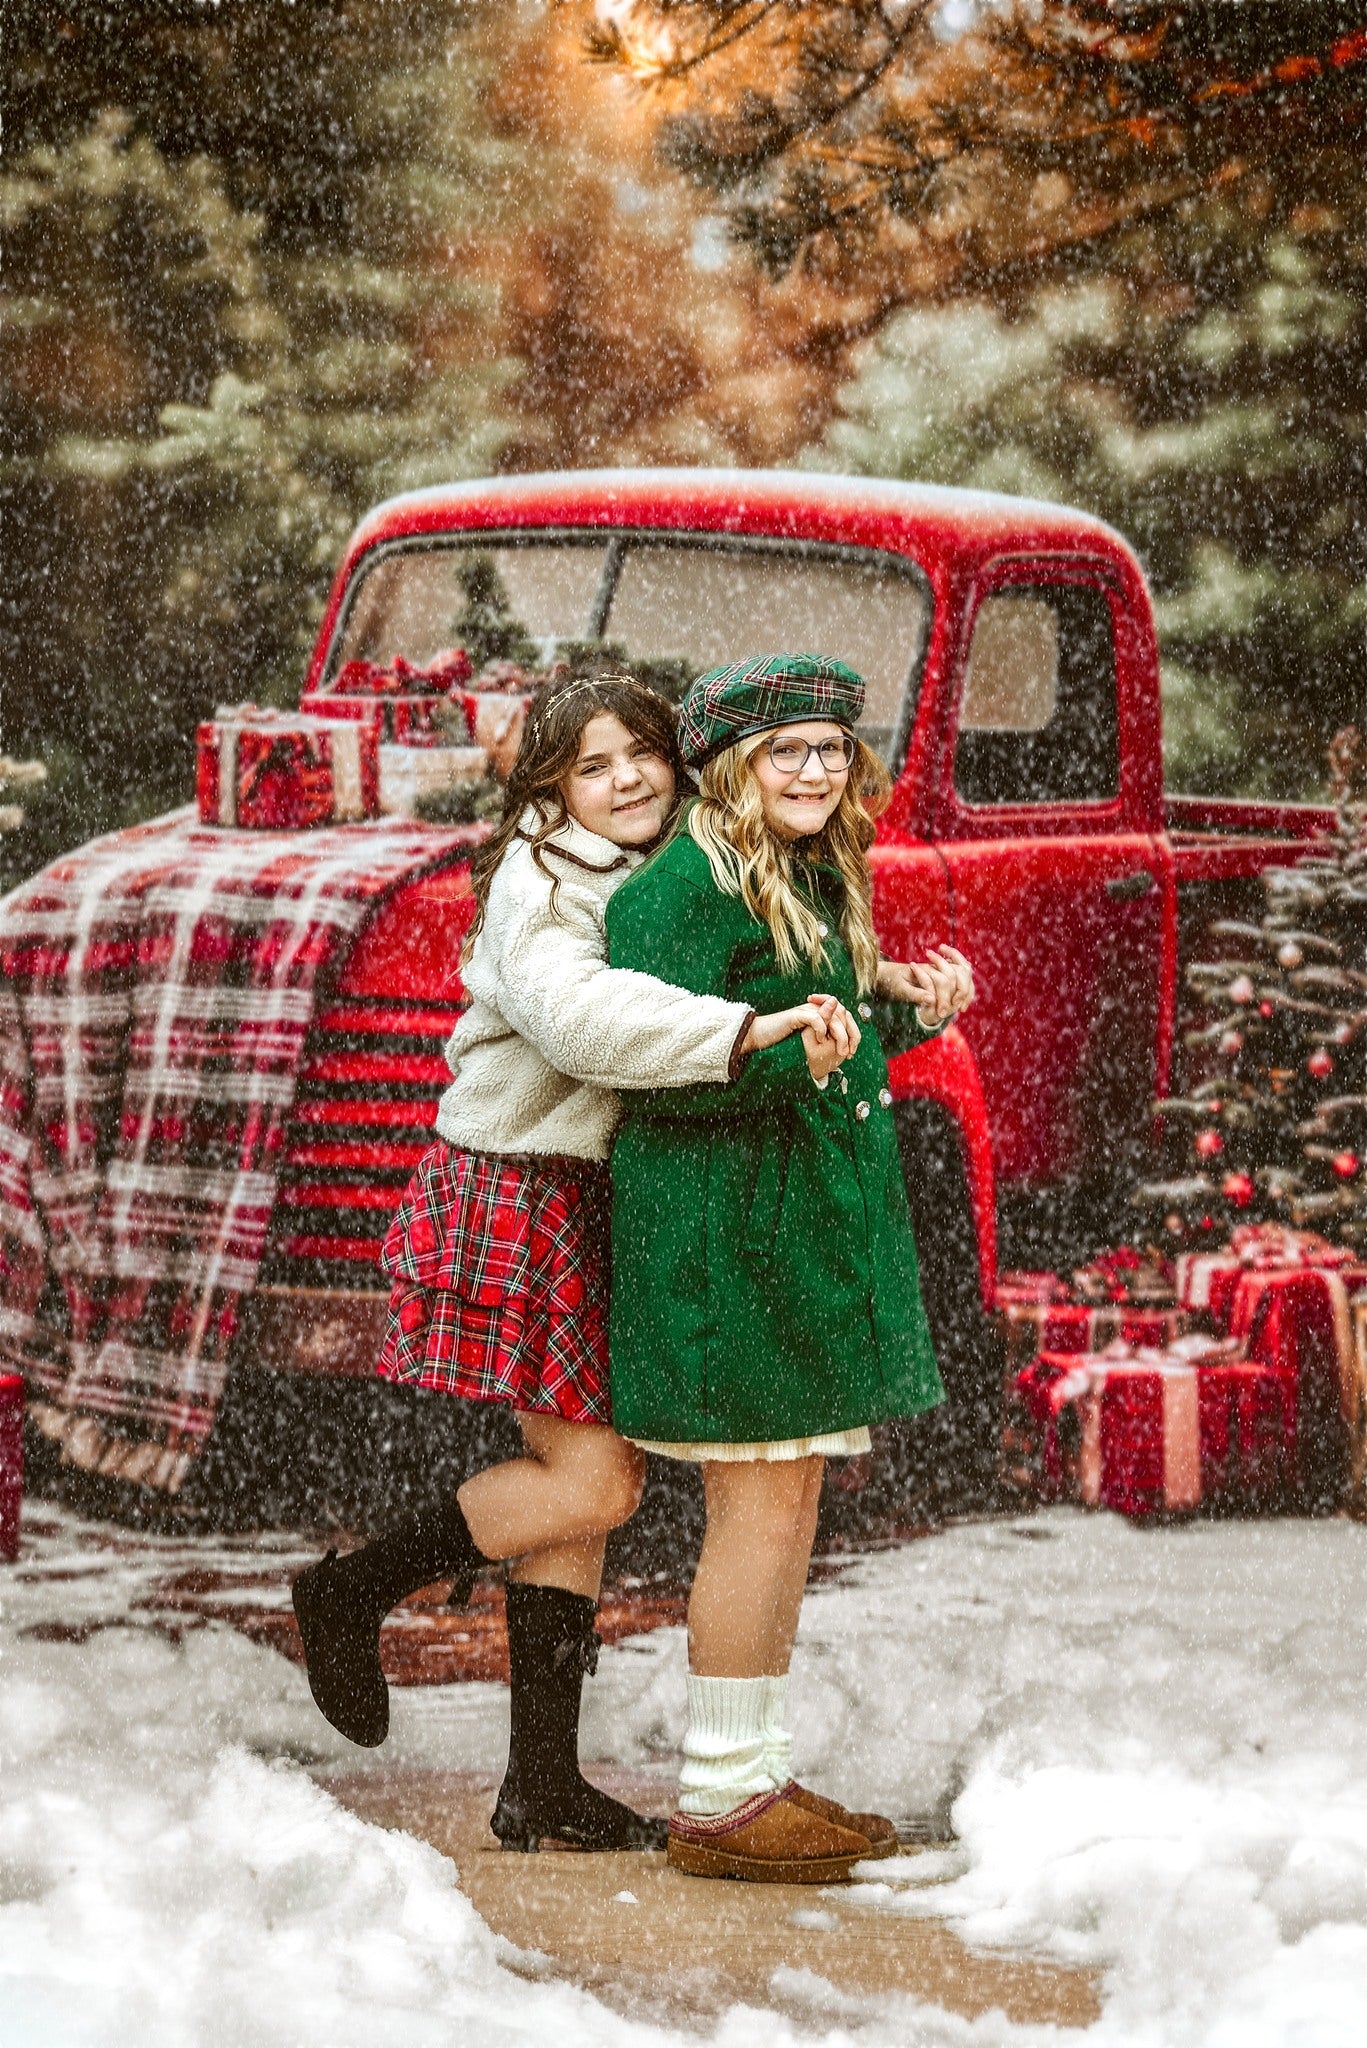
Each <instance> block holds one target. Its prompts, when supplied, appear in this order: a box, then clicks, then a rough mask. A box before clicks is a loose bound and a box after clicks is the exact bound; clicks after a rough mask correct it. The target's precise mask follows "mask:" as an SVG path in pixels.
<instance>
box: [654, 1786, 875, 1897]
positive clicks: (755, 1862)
mask: <svg viewBox="0 0 1367 2048" xmlns="http://www.w3.org/2000/svg"><path fill="white" fill-rule="evenodd" d="M795 1789H796V1788H795V1787H794V1786H793V1785H791V1784H788V1785H785V1786H783V1788H782V1789H781V1790H780V1791H777V1792H756V1793H755V1794H754V1796H753V1797H752V1798H750V1799H747V1800H745V1801H744V1803H743V1804H742V1805H740V1806H738V1807H737V1808H736V1809H735V1811H734V1812H732V1813H722V1814H717V1815H716V1816H713V1815H710V1814H708V1815H697V1814H691V1813H676V1814H675V1815H674V1817H673V1819H672V1820H671V1821H670V1823H669V1860H670V1862H671V1863H672V1864H673V1866H674V1868H675V1869H676V1870H683V1871H687V1873H688V1875H689V1876H690V1877H737V1878H743V1879H746V1880H748V1881H749V1882H750V1883H752V1884H844V1883H846V1882H847V1881H848V1879H849V1875H850V1871H851V1869H852V1868H853V1866H854V1865H855V1864H856V1863H863V1862H865V1861H866V1860H867V1858H868V1854H869V1838H868V1836H867V1835H862V1834H860V1833H859V1832H858V1831H857V1830H856V1829H854V1828H849V1827H842V1826H840V1824H839V1823H838V1822H836V1821H833V1820H828V1819H827V1818H826V1817H825V1815H823V1814H820V1813H813V1812H812V1810H811V1808H810V1807H808V1806H804V1805H802V1804H801V1803H800V1802H799V1801H798V1800H796V1799H795V1798H794V1797H793V1793H794V1791H795Z"/></svg>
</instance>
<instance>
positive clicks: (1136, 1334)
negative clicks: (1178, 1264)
mask: <svg viewBox="0 0 1367 2048" xmlns="http://www.w3.org/2000/svg"><path fill="white" fill-rule="evenodd" d="M1000 1314H1001V1319H1002V1321H1003V1323H1004V1324H1005V1328H1006V1360H1007V1372H1008V1374H1010V1373H1013V1372H1019V1371H1020V1369H1021V1367H1022V1366H1025V1365H1028V1364H1029V1362H1030V1360H1031V1359H1032V1358H1034V1357H1035V1356H1036V1355H1037V1354H1038V1353H1039V1352H1041V1351H1054V1352H1058V1351H1069V1352H1088V1351H1104V1350H1105V1349H1106V1348H1107V1346H1108V1345H1110V1344H1116V1343H1120V1344H1129V1345H1135V1346H1139V1345H1143V1346H1147V1347H1148V1348H1149V1349H1151V1350H1160V1351H1161V1350H1163V1349H1165V1348H1166V1347H1167V1346H1168V1345H1170V1344H1175V1343H1176V1342H1177V1340H1178V1339H1179V1338H1180V1337H1185V1336H1186V1335H1187V1334H1188V1332H1189V1331H1190V1329H1191V1322H1192V1319H1191V1317H1190V1315H1188V1314H1187V1313H1186V1311H1185V1310H1183V1309H1177V1308H1138V1307H1132V1306H1127V1305H1123V1304H1122V1305H1118V1306H1115V1307H1110V1308H1093V1307H1090V1306H1089V1305H1088V1304H1087V1303H1086V1302H1077V1301H1062V1302H1059V1301H1052V1302H1016V1303H1013V1304H1012V1305H1011V1306H1009V1307H1007V1308H1005V1309H1003V1310H1001V1311H1000Z"/></svg>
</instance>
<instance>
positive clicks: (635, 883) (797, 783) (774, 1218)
mask: <svg viewBox="0 0 1367 2048" xmlns="http://www.w3.org/2000/svg"><path fill="white" fill-rule="evenodd" d="M863 696H864V686H863V683H862V682H861V680H860V678H859V677H858V676H857V675H856V674H855V673H854V671H853V670H851V669H848V668H846V667H845V666H844V665H843V664H842V663H839V662H834V661H827V660H821V659H818V658H816V657H814V656H806V655H777V656H771V657H767V658H764V659H761V660H755V661H749V662H742V663H737V664H734V665H732V666H731V667H729V668H724V669H718V670H714V671H713V672H711V673H710V674H708V675H706V676H703V677H700V678H699V680H698V681H697V682H696V683H694V684H693V686H692V688H691V690H690V691H689V693H688V696H687V697H686V698H685V700H684V706H683V712H682V717H681V721H680V739H681V745H682V751H683V755H684V759H685V761H686V762H687V763H688V764H689V766H690V767H692V768H694V769H696V770H698V771H699V773H700V782H699V793H698V797H697V800H696V802H695V803H693V804H692V805H691V806H690V808H689V809H688V810H687V811H686V813H685V814H684V818H683V821H682V823H681V826H680V829H679V830H678V831H677V832H676V833H675V835H674V837H673V838H672V839H671V840H670V841H669V842H668V844H667V845H666V846H665V847H664V848H663V849H662V850H661V851H660V852H659V853H658V854H657V855H656V856H655V857H654V859H652V860H651V861H650V862H648V863H647V864H646V865H645V866H644V867H643V868H641V869H640V870H639V871H638V872H637V873H636V874H635V875H633V876H631V877H630V878H629V879H628V880H627V882H626V883H625V884H624V886H623V887H622V889H621V890H620V891H619V892H618V893H617V894H616V895H615V896H614V898H613V900H612V902H611V904H610V905H609V907H608V914H607V929H608V939H609V957H610V958H611V960H612V962H613V965H614V966H622V967H630V968H635V969H637V970H639V971H642V972H645V973H650V974H658V975H661V976H663V977H666V978H667V979H669V980H670V981H672V982H677V983H679V984H681V985H682V986H683V987H685V988H691V989H694V990H695V991H697V992H698V993H699V994H700V995H701V994H709V995H713V996H715V997H718V998H721V999H729V1000H731V1001H735V1002H741V1003H748V1004H751V1005H753V1006H754V1007H755V1008H757V1009H761V1010H770V1009H778V1008H781V1007H782V1006H783V1005H784V1004H787V1003H791V1002H792V1001H794V1000H795V999H796V996H797V992H798V991H799V990H803V989H805V988H806V987H807V985H808V983H809V982H810V981H811V980H813V979H814V978H816V977H818V976H819V977H820V980H821V984H822V986H823V988H825V989H827V990H829V991H830V992H831V993H832V994H833V995H834V996H835V997H836V998H837V999H838V1000H839V1001H840V1002H841V1003H842V1004H844V1005H846V1006H847V1007H848V1009H849V1010H851V1011H853V1010H856V1009H857V1010H858V1013H859V1015H860V1017H861V1018H862V1019H863V1020H864V1027H863V1033H862V1036H859V1035H858V1028H857V1027H856V1033H855V1037H854V1042H853V1044H852V1047H851V1051H850V1053H849V1055H848V1056H847V1057H845V1058H844V1059H843V1060H842V1062H841V1063H840V1066H839V1069H838V1071H837V1072H834V1073H832V1074H831V1075H830V1076H821V1075H814V1074H813V1073H812V1072H811V1071H810V1069H809V1067H808V1064H807V1062H806V1061H805V1060H804V1059H803V1057H802V1051H801V1048H800V1046H797V1045H795V1044H793V1043H791V1042H784V1041H780V1042H777V1043H775V1044H774V1045H772V1046H771V1047H769V1048H768V1049H767V1050H762V1051H758V1052H756V1053H755V1054H754V1056H753V1057H752V1058H751V1059H749V1060H747V1062H746V1064H745V1068H744V1071H743V1073H742V1074H741V1075H740V1076H739V1078H738V1079H737V1080H736V1082H735V1083H734V1085H732V1086H730V1087H726V1088H722V1087H717V1086H716V1085H714V1084H710V1083H701V1084H698V1085H695V1086H692V1087H686V1088H670V1089H660V1090H658V1091H655V1092H642V1091H636V1092H634V1093H633V1094H632V1095H631V1097H630V1098H629V1099H628V1101H627V1103H626V1104H625V1113H624V1118H623V1122H622V1125H621V1127H620V1129H619V1132H618V1135H617V1141H616V1145H615V1148H614V1151H613V1156H612V1180H613V1262H614V1263H613V1273H614V1291H613V1304H612V1342H611V1354H612V1401H613V1414H614V1419H615V1422H616V1426H617V1428H618V1429H619V1430H620V1431H621V1432H622V1433H623V1435H625V1436H629V1437H632V1438H634V1439H635V1440H636V1441H637V1442H639V1443H641V1444H643V1445H645V1446H646V1447H647V1448H649V1449H653V1450H656V1451H659V1452H663V1453H665V1454H666V1455H668V1456H672V1457H678V1458H687V1459H692V1460H696V1461H698V1462H700V1463H701V1465H702V1470H703V1481H704V1490H705V1494H706V1500H707V1533H706V1537H705V1540H704V1543H703V1551H702V1558H701V1561H700V1563H699V1566H698V1571H697V1576H696V1579H695V1581H694V1585H693V1593H692V1599H691V1602H690V1606H689V1679H688V1733H687V1737H686V1739H685V1745H684V1768H683V1773H682V1777H681V1781H680V1805H679V1811H678V1812H677V1813H676V1814H675V1816H674V1819H673V1820H672V1821H671V1823H670V1837H669V1853H670V1858H671V1860H672V1861H673V1862H675V1863H677V1864H678V1865H679V1866H680V1867H681V1868H683V1869H685V1870H689V1871H692V1872H695V1873H696V1874H698V1875H704V1876H730V1877H749V1878H760V1879H767V1880H770V1881H787V1882H817V1881H823V1880H826V1879H832V1878H839V1877H842V1876H846V1875H848V1873H849V1870H850V1867H851V1865H852V1864H853V1863H854V1862H856V1861H858V1860H860V1859H861V1858H863V1857H867V1856H868V1855H869V1854H870V1853H874V1854H882V1853H888V1852H890V1851H891V1850H893V1849H895V1847H896V1834H895V1830H894V1829H893V1827H892V1825H891V1823H890V1822H888V1821H886V1820H885V1819H883V1818H882V1817H881V1816H879V1815H877V1814H867V1813H864V1814H860V1813H855V1814H851V1813H849V1812H847V1811H846V1810H845V1809H844V1808H843V1807H840V1806H838V1805H836V1804H835V1803H834V1802H833V1801H830V1800H826V1799H822V1798H821V1797H820V1796H819V1795H817V1794H815V1793H812V1792H810V1791H808V1790H807V1789H806V1788H805V1787H803V1786H801V1785H798V1784H796V1783H795V1782H794V1781H793V1780H792V1778H791V1775H790V1772H789V1762H788V1760H789V1752H790V1747H791V1744H790V1740H789V1737H788V1735H787V1733H786V1731H785V1729H784V1725H783V1721H784V1704H785V1697H786V1692H787V1683H788V1680H787V1673H788V1666H789V1660H790V1657H791V1654H792V1646H793V1639H794V1635H795V1633H796V1629H797V1620H798V1611H799V1608H800V1606H801V1601H802V1592H803V1588H804V1586H805V1583H806V1577H807V1565H808V1559H809V1557H810V1554H811V1546H812V1539H813V1536H814V1533H815V1528H816V1512H817V1503H818V1499H819V1495H820V1490H821V1479H822V1471H823V1461H824V1459H825V1457H827V1456H830V1455H841V1454H843V1455H849V1454H851V1453H855V1452H858V1451H862V1450H867V1449H868V1448H869V1434H868V1425H869V1424H870V1423H872V1422H876V1421H880V1420H882V1419H884V1418H886V1417H891V1416H909V1415H915V1414H917V1413H919V1412H920V1411H921V1410H923V1409H926V1408H929V1407H931V1406H933V1405H934V1404H935V1403H936V1402H937V1401H938V1400H939V1399H940V1398H941V1390H940V1381H939V1375H938V1373H937V1371H936V1367H935V1359H934V1356H933V1354H932V1351H931V1344H930V1333H929V1330H928V1327H927V1324H926V1318H925V1311H924V1309H923V1307H922V1304H921V1295H920V1288H919V1285H918V1281H917V1271H916V1249H915V1245H914V1243H913V1241H912V1235H911V1225H910V1220H909V1217H908V1212H907V1199H906V1190H905V1187H904V1185H903V1180H902V1167H901V1161H900V1158H899V1153H898V1146H897V1140H896V1133H895V1130H894V1126H893V1119H892V1115H891V1106H892V1095H891V1093H890V1091H889V1088H888V1072H887V1062H886V1059H885V1057H884V1051H883V1046H882V1044H881V1043H880V1039H879V1034H878V1031H877V1030H876V1029H875V1028H874V1027H873V1008H872V999H873V998H874V996H875V995H879V996H882V997H884V998H898V999H900V1011H901V1015H900V1019H899V1018H897V1017H896V1015H895V1014H894V1013H893V1012H892V1011H891V1010H890V1012H889V1022H890V1024H891V1025H892V1027H893V1028H895V1029H897V1030H898V1032H899V1036H900V1037H901V1038H902V1039H903V1040H904V1041H905V1042H907V1043H915V1042H917V1041H918V1040H919V1039H922V1038H925V1037H927V1036H929V1035H931V1034H932V1033H934V1032H936V1031H938V1030H940V1029H942V1028H943V1026H944V1025H945V1023H946V1022H947V1021H948V1020H949V1019H950V1018H951V1017H953V1016H954V1015H955V1014H957V1012H958V1011H959V1010H961V1009H962V1008H963V1007H964V1005H965V1004H966V1003H968V1002H969V1001H971V999H972V995H973V984H972V975H971V973H970V971H969V967H968V963H967V961H966V960H965V959H964V958H963V956H962V954H959V953H956V952H955V951H954V950H953V949H952V948H950V947H943V948H940V949H938V950H936V951H933V952H932V953H931V955H930V957H929V959H928V960H927V961H926V962H925V963H923V964H922V965H921V966H918V967H905V966H900V965H895V964H893V963H890V962H884V961H882V960H881V959H880V957H879V950H878V943H877V940H876V938H875V936H874V930H873V918H872V911H871V905H870V882H869V869H868V860H867V853H868V848H869V846H870V844H871V842H872V840H873V836H874V817H875V815H876V813H877V812H878V810H879V809H881V807H882V803H883V801H884V800H885V796H886V792H887V789H888V778H887V774H886V771H885V770H884V768H883V765H882V763H881V762H880V761H879V760H878V759H877V758H876V756H875V755H873V754H872V753H871V752H870V751H869V749H868V748H867V747H866V746H864V745H863V744H862V742H861V741H860V740H859V739H858V738H857V737H856V736H855V734H854V732H853V731H852V727H853V726H854V724H855V722H856V721H857V719H858V718H859V715H860V712H861V710H862V706H863ZM814 1082H815V1085H813V1083H814Z"/></svg>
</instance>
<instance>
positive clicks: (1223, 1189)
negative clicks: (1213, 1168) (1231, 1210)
mask: <svg viewBox="0 0 1367 2048" xmlns="http://www.w3.org/2000/svg"><path fill="white" fill-rule="evenodd" d="M1254 1192H1255V1190H1254V1186H1253V1176H1252V1174H1249V1173H1227V1174H1226V1175H1225V1177H1224V1179H1223V1180H1222V1181H1221V1183H1220V1193H1221V1194H1222V1195H1223V1196H1224V1198H1225V1200H1226V1201H1227V1202H1233V1204H1234V1206H1235V1208H1236V1209H1246V1208H1247V1207H1248V1205H1249V1203H1250V1202H1251V1201H1252V1200H1253V1196H1254Z"/></svg>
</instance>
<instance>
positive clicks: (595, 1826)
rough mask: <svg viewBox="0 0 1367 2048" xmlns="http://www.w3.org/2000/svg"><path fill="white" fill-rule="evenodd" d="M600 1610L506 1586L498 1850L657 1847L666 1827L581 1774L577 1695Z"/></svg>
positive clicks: (553, 1590) (574, 1597) (553, 1593)
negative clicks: (507, 1684) (505, 1736)
mask: <svg viewBox="0 0 1367 2048" xmlns="http://www.w3.org/2000/svg"><path fill="white" fill-rule="evenodd" d="M597 1612H598V1609H597V1604H596V1603H595V1602H594V1601H592V1600H589V1599H586V1598H585V1596H584V1595H583V1594H582V1593H566V1592H563V1591H562V1590H561V1589H560V1587H558V1586H518V1585H510V1586H509V1587H508V1661H509V1664H510V1665H511V1667H512V1681H513V1700H512V1706H513V1715H512V1724H513V1725H512V1739H511V1741H510V1743H509V1745H508V1770H507V1775H506V1776H505V1777H504V1780H503V1785H502V1788H501V1789H500V1791H499V1795H498V1804H497V1805H496V1806H495V1808H494V1817H493V1819H492V1820H491V1822H490V1823H489V1825H490V1826H491V1827H492V1829H493V1831H494V1833H495V1834H496V1835H497V1836H498V1838H499V1840H500V1841H501V1842H502V1844H503V1846H504V1848H505V1849H539V1848H540V1847H541V1844H542V1842H543V1841H545V1842H559V1843H562V1844H563V1845H564V1846H565V1847H567V1848H573V1849H663V1848H664V1847H665V1844H666V1842H667V1841H668V1838H669V1829H668V1825H667V1823H666V1822H664V1821H662V1820H647V1819H646V1818H645V1816H644V1815H642V1814H639V1813H633V1812H632V1810H631V1808H630V1807H629V1806H623V1805H622V1803H621V1801H620V1800H618V1799H609V1797H608V1795H607V1793H606V1792H600V1791H599V1790H598V1788H597V1786H596V1785H590V1784H588V1783H587V1782H586V1781H585V1779H584V1778H582V1777H581V1776H580V1772H579V1696H580V1693H581V1691H582V1689H583V1684H584V1674H585V1672H586V1671H593V1670H595V1669H596V1668H597V1663H598V1638H597V1636H596V1635H595V1634H594V1628H593V1622H594V1616H595V1615H596V1614H597Z"/></svg>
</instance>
